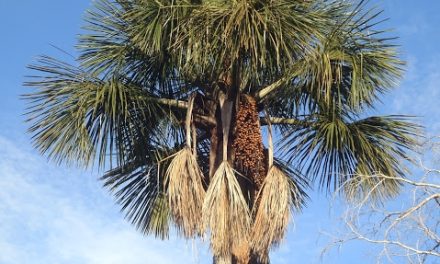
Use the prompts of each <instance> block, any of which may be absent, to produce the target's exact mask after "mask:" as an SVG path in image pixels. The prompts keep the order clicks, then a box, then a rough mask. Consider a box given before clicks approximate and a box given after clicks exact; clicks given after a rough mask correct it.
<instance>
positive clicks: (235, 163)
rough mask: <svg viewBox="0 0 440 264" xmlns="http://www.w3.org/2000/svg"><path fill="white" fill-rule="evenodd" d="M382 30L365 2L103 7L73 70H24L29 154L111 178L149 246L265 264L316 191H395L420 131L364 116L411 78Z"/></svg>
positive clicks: (213, 1)
mask: <svg viewBox="0 0 440 264" xmlns="http://www.w3.org/2000/svg"><path fill="white" fill-rule="evenodd" d="M379 15H380V12H377V11H375V10H374V9H369V8H368V7H367V3H365V2H364V1H361V2H360V3H357V4H354V3H350V2H349V1H342V0H333V1H325V0H113V1H109V0H97V1H96V2H95V5H94V7H93V8H92V9H91V10H90V11H88V13H87V18H86V21H87V25H86V27H85V29H86V33H84V34H82V35H81V36H80V37H79V41H78V45H77V48H78V50H79V57H78V58H77V60H76V62H77V65H71V64H68V63H65V62H62V61H59V60H56V59H54V58H51V57H48V56H43V57H41V58H40V59H39V61H38V62H37V63H36V64H34V65H31V66H30V68H31V69H33V70H36V71H37V72H38V74H36V75H37V76H34V77H33V79H31V80H30V81H29V82H27V83H26V84H27V85H28V86H32V87H36V90H35V91H33V92H32V93H30V94H27V95H25V98H26V99H27V100H28V101H29V111H28V113H27V115H28V121H29V122H30V123H31V125H30V132H31V133H32V135H33V141H34V143H35V147H36V148H37V149H38V150H40V151H41V153H43V154H45V155H46V156H48V157H49V158H51V159H52V160H54V161H56V162H58V163H62V162H64V163H68V164H72V163H74V164H79V165H81V166H85V167H87V166H91V165H94V164H96V163H98V166H100V167H101V168H104V169H105V170H107V172H106V173H105V175H104V176H103V177H102V180H103V182H104V185H105V186H106V187H108V188H109V189H110V190H111V191H112V192H113V193H114V195H115V196H116V199H117V202H118V203H119V204H121V206H122V210H123V211H125V213H126V216H127V218H128V219H129V220H130V221H131V222H132V223H133V224H134V225H135V226H136V227H137V228H138V229H139V230H140V231H141V232H143V233H145V234H154V235H156V236H158V237H160V238H167V237H168V234H169V232H170V228H172V227H176V230H177V232H178V234H180V235H181V236H182V237H184V238H187V239H191V238H195V237H199V236H201V235H204V234H208V235H209V237H210V245H211V249H212V252H213V255H214V262H216V263H268V262H269V257H268V253H269V251H270V250H271V249H272V248H274V247H276V246H277V245H278V244H279V243H280V242H281V240H282V239H283V237H284V235H285V233H286V228H287V225H288V223H289V216H290V215H291V213H292V211H295V210H300V209H301V207H302V206H303V205H304V204H305V202H306V200H307V192H308V191H309V188H308V187H309V186H311V185H314V184H315V183H316V186H319V187H320V189H322V190H327V191H332V190H335V189H340V190H342V193H344V194H345V195H346V196H347V198H349V199H352V198H356V197H362V195H364V194H369V195H371V194H374V196H375V197H376V198H378V199H381V198H386V197H389V196H392V195H394V194H396V193H397V192H398V190H399V183H398V181H397V180H394V179H393V177H398V176H401V175H404V174H405V173H406V169H405V166H404V164H402V162H401V160H402V158H403V159H407V158H408V157H407V154H408V153H410V152H411V151H412V150H413V149H414V147H415V146H416V140H415V139H416V136H417V134H418V130H419V127H418V126H417V125H415V124H413V123H411V122H410V120H408V117H406V116H373V117H368V116H367V111H368V110H369V109H371V108H372V107H373V106H374V103H375V102H376V101H377V100H378V97H379V96H380V95H381V94H383V93H385V92H387V91H389V90H390V89H392V88H393V87H394V86H395V84H396V82H397V81H398V80H399V78H400V77H401V74H402V67H403V65H404V64H403V62H402V61H401V60H399V58H398V54H397V52H396V48H395V46H394V45H393V44H392V38H390V37H388V33H387V32H385V31H381V30H377V29H376V25H377V24H378V22H380V21H378V19H377V17H378V16H379ZM272 130H273V132H272ZM272 134H274V135H276V136H274V138H276V141H275V144H274V143H273V137H272ZM263 136H264V137H265V138H266V140H264V141H267V144H266V146H265V144H264V143H263ZM274 145H275V146H276V147H274ZM275 153H276V155H275ZM375 173H381V174H383V175H387V176H389V177H387V179H386V180H381V181H378V180H377V179H378V177H371V176H370V175H373V174H375ZM354 176H356V177H357V178H359V176H361V177H360V179H361V181H362V184H356V183H353V184H351V185H346V184H344V183H345V182H346V181H347V180H349V179H353V178H354ZM341 187H343V188H341Z"/></svg>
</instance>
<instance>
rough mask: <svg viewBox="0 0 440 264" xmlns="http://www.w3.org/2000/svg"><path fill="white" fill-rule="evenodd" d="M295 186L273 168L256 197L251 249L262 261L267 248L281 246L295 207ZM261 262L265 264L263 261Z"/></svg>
mask: <svg viewBox="0 0 440 264" xmlns="http://www.w3.org/2000/svg"><path fill="white" fill-rule="evenodd" d="M295 193H297V187H296V185H295V183H294V182H293V181H292V180H291V179H290V177H289V176H287V175H286V174H285V173H284V172H283V171H282V170H280V169H279V168H277V167H276V166H272V167H271V169H270V170H269V172H268V174H267V176H266V178H265V180H264V182H263V186H262V188H261V190H260V193H259V195H258V199H259V203H258V208H257V212H256V216H255V221H254V225H253V227H252V249H253V251H254V252H255V253H256V254H258V255H259V256H261V257H262V258H264V256H267V254H266V253H267V252H268V251H269V249H270V247H272V246H277V245H279V244H280V243H281V241H282V240H283V238H284V235H285V233H286V231H287V227H288V224H289V218H290V210H291V208H293V207H297V205H296V204H295V200H298V199H294V197H293V196H292V194H295ZM262 261H263V262H264V261H266V260H265V259H262Z"/></svg>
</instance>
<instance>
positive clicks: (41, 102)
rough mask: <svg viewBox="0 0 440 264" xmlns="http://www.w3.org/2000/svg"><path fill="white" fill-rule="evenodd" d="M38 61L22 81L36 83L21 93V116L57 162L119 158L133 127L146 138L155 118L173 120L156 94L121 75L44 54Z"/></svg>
mask: <svg viewBox="0 0 440 264" xmlns="http://www.w3.org/2000/svg"><path fill="white" fill-rule="evenodd" d="M39 62H40V63H39V64H38V65H32V66H30V68H31V69H33V70H36V71H39V72H40V74H41V75H40V76H34V77H33V79H32V80H31V81H29V82H27V83H26V85H27V86H31V87H36V88H37V89H38V91H37V92H34V93H31V94H27V95H25V96H24V98H25V99H26V100H28V102H29V103H30V107H29V109H28V112H27V116H28V119H27V121H28V122H30V123H32V126H31V127H30V129H29V131H30V132H31V133H32V134H33V140H34V144H35V146H36V147H37V148H38V149H39V150H40V151H41V152H42V153H43V154H46V155H47V156H48V157H49V158H50V159H53V160H55V161H57V162H58V163H60V162H67V163H69V162H70V163H77V164H83V165H89V164H90V163H91V162H93V161H94V159H95V157H97V158H98V161H99V164H100V165H101V166H104V164H105V162H106V161H112V160H113V159H114V158H116V160H117V161H119V162H121V161H123V160H125V157H124V156H125V154H126V153H127V151H129V150H127V147H130V146H127V144H130V142H131V141H132V139H131V138H132V137H134V135H133V133H143V134H144V135H143V137H144V138H148V133H149V131H151V130H152V129H154V128H156V127H158V126H159V124H160V123H162V122H168V123H173V122H175V119H174V117H173V114H172V112H171V111H170V110H169V109H168V110H167V108H164V107H163V106H161V105H159V104H158V103H157V102H156V101H155V100H153V99H154V98H156V97H154V96H152V95H150V94H149V93H148V92H147V91H145V90H143V89H142V88H140V87H138V86H136V85H134V84H132V83H128V82H127V81H126V80H125V79H124V78H123V77H119V76H113V77H112V78H110V79H99V78H97V77H96V76H94V75H91V74H88V73H87V72H85V71H84V70H82V69H81V68H78V67H75V66H72V65H69V64H67V63H63V62H60V61H58V60H55V59H53V58H50V57H42V58H41V59H40V61H39Z"/></svg>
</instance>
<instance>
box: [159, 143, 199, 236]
mask: <svg viewBox="0 0 440 264" xmlns="http://www.w3.org/2000/svg"><path fill="white" fill-rule="evenodd" d="M166 178H167V179H168V199H169V204H170V210H171V215H172V217H173V219H174V221H175V223H176V224H177V227H178V228H179V230H180V231H181V232H182V235H183V236H184V237H185V238H191V237H194V236H196V235H201V234H202V232H203V228H202V222H201V220H202V206H203V200H204V197H205V190H204V188H203V182H202V181H203V173H202V171H201V169H200V167H199V164H198V163H197V160H196V157H195V156H194V154H193V153H192V151H191V149H190V148H189V147H188V146H186V147H185V148H183V149H182V150H181V151H179V152H178V153H176V154H175V156H174V158H173V160H172V161H171V163H170V165H169V167H168V169H167V171H166Z"/></svg>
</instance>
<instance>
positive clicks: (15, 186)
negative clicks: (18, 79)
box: [0, 136, 211, 264]
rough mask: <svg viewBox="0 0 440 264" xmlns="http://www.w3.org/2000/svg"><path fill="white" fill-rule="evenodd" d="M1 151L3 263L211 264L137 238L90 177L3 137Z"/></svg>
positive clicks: (183, 247)
mask: <svg viewBox="0 0 440 264" xmlns="http://www.w3.org/2000/svg"><path fill="white" fill-rule="evenodd" d="M0 146H1V148H0V190H1V191H0V234H1V235H0V252H1V254H0V263H2V264H23V263H33V264H34V263H35V264H38V263H41V264H43V263H44V264H48V263H49V264H50V263H72V264H76V263H81V264H83V263H85V264H119V263H128V264H138V263H139V264H145V263H147V264H148V263H163V264H168V263H210V262H211V261H210V258H209V257H206V256H203V258H202V257H200V258H199V259H200V260H202V259H203V260H205V261H200V260H197V258H196V257H195V256H194V254H193V253H192V252H193V250H192V249H191V246H190V245H188V243H185V242H183V241H180V240H177V239H171V240H170V241H159V240H155V239H154V238H152V237H144V236H142V235H141V234H139V233H138V232H136V231H135V230H134V228H133V227H132V226H130V225H129V224H128V223H126V222H125V221H124V220H123V219H122V216H121V215H120V214H116V213H115V212H117V210H118V209H117V207H115V206H113V201H111V199H110V198H108V197H107V196H108V195H104V193H103V191H102V190H100V188H99V186H98V184H97V182H96V180H95V178H93V177H90V175H85V173H84V172H82V173H79V172H75V171H74V170H65V169H61V168H57V167H53V166H50V165H47V164H46V162H45V161H44V160H43V159H41V158H39V157H38V156H37V155H35V154H32V153H31V152H29V151H25V150H23V149H21V148H19V147H17V145H16V144H14V143H13V142H11V141H10V140H8V139H6V138H4V137H1V136H0ZM206 253H207V252H206V248H203V250H202V252H200V255H207V254H206ZM206 260H208V261H206Z"/></svg>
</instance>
